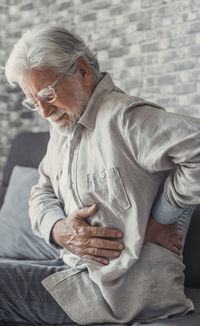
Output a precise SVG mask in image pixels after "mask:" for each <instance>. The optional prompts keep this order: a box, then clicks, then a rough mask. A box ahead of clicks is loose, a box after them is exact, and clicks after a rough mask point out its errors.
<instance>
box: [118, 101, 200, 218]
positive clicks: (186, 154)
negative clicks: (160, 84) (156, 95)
mask: <svg viewBox="0 0 200 326" xmlns="http://www.w3.org/2000/svg"><path fill="white" fill-rule="evenodd" d="M124 122H125V133H126V137H127V139H128V142H129V145H130V147H131V148H132V151H133V152H134V156H135V157H136V159H137V161H138V163H139V165H140V166H141V168H143V169H144V171H145V172H146V173H150V174H154V173H156V174H157V173H164V172H168V173H169V176H168V177H167V179H166V181H165V184H164V192H163V195H162V196H161V197H162V198H161V199H160V202H159V204H158V206H159V207H160V210H159V214H161V212H162V210H163V214H164V213H165V212H166V208H167V209H171V212H170V213H171V214H172V217H174V218H175V219H176V218H177V217H178V216H179V213H181V209H186V208H188V206H190V205H196V204H199V203H200V120H199V119H195V118H193V117H189V116H184V115H178V114H173V113H169V112H166V111H164V110H161V109H158V108H156V107H155V108H154V107H151V106H145V105H144V106H141V107H138V108H133V109H132V110H131V108H129V109H128V110H127V112H126V114H125V115H124Z"/></svg>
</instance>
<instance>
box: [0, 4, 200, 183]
mask: <svg viewBox="0 0 200 326" xmlns="http://www.w3.org/2000/svg"><path fill="white" fill-rule="evenodd" d="M199 5H200V2H199V0H184V1H183V0H173V1H172V0H132V1H130V0H73V1H71V0H57V1H52V0H46V1H40V0H35V1H33V0H32V1H30V0H23V1H21V0H1V3H0V24H1V26H0V27H1V28H0V30H1V34H0V37H1V39H0V42H1V47H0V49H1V50H0V58H1V65H2V64H4V63H5V58H6V57H7V56H8V53H9V51H10V49H11V48H12V46H13V44H14V43H15V42H16V40H17V39H18V38H19V36H20V35H21V33H22V32H24V31H25V30H26V29H27V28H29V27H31V26H33V25H35V24H39V23H53V24H59V25H64V26H65V27H67V28H69V29H71V30H73V31H75V32H76V33H78V34H80V35H81V36H82V37H83V38H84V39H85V40H86V41H87V42H88V43H89V45H90V47H91V49H93V50H95V51H96V52H97V53H98V58H99V61H100V66H101V68H102V70H103V71H109V72H110V73H111V75H112V77H113V79H114V80H115V82H116V83H117V84H118V86H120V87H121V88H123V89H124V90H126V91H127V92H129V93H130V94H131V95H139V96H141V97H143V98H145V99H148V100H151V101H154V102H157V103H159V104H161V105H163V106H165V108H166V109H167V110H169V111H172V112H178V113H186V114H190V115H193V116H196V117H200V109H199V103H200V95H199V91H200V68H199V63H200V11H199ZM6 22H7V23H6ZM3 79H4V78H3V76H2V75H1V76H0V83H1V87H0V100H1V101H0V118H1V119H0V128H1V129H0V136H1V137H0V153H1V155H0V181H1V177H2V168H3V166H4V164H5V160H6V155H7V153H8V150H9V147H10V142H11V140H12V138H13V137H14V136H15V135H16V134H17V133H18V132H20V131H22V130H34V131H37V130H44V129H45V128H47V124H45V123H44V122H43V121H42V120H40V119H38V118H37V115H36V114H32V112H26V110H25V109H23V108H22V107H21V104H20V103H21V98H22V94H21V92H20V91H19V90H11V89H9V88H8V87H7V86H5V83H4V81H3Z"/></svg>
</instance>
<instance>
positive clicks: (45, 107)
mask: <svg viewBox="0 0 200 326" xmlns="http://www.w3.org/2000/svg"><path fill="white" fill-rule="evenodd" d="M38 104H39V109H38V113H39V115H40V116H41V117H42V118H44V119H46V118H49V117H50V115H51V114H52V112H53V111H54V108H53V107H52V105H50V103H46V102H44V101H41V100H39V101H38Z"/></svg>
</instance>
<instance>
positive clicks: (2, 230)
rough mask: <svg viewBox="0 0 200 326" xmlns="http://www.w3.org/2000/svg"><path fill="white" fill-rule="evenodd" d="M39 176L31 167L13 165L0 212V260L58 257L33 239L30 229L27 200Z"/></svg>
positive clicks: (57, 253) (55, 250)
mask: <svg viewBox="0 0 200 326" xmlns="http://www.w3.org/2000/svg"><path fill="white" fill-rule="evenodd" d="M38 177H39V176H38V171H37V169H34V168H28V167H21V166H16V167H14V169H13V172H12V174H11V178H10V182H9V185H8V189H7V192H6V195H5V200H4V204H3V206H2V208H1V211H0V239H1V245H0V257H3V258H14V259H30V260H43V259H53V258H55V257H58V255H59V251H58V250H57V249H56V248H55V249H54V248H53V247H50V246H48V245H47V244H46V242H45V241H44V240H43V239H40V238H38V237H36V236H35V235H34V234H33V232H32V229H31V224H30V220H29V217H28V200H29V196H30V191H31V188H32V186H33V185H34V184H36V183H37V181H38Z"/></svg>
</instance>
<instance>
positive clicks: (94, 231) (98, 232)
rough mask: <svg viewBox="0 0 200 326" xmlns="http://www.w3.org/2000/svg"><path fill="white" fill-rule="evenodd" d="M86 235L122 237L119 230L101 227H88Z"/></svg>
mask: <svg viewBox="0 0 200 326" xmlns="http://www.w3.org/2000/svg"><path fill="white" fill-rule="evenodd" d="M87 235H88V236H90V237H101V238H122V237H123V236H124V235H123V233H122V232H121V231H118V230H114V229H107V228H101V227H95V226H90V227H88V234H87Z"/></svg>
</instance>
